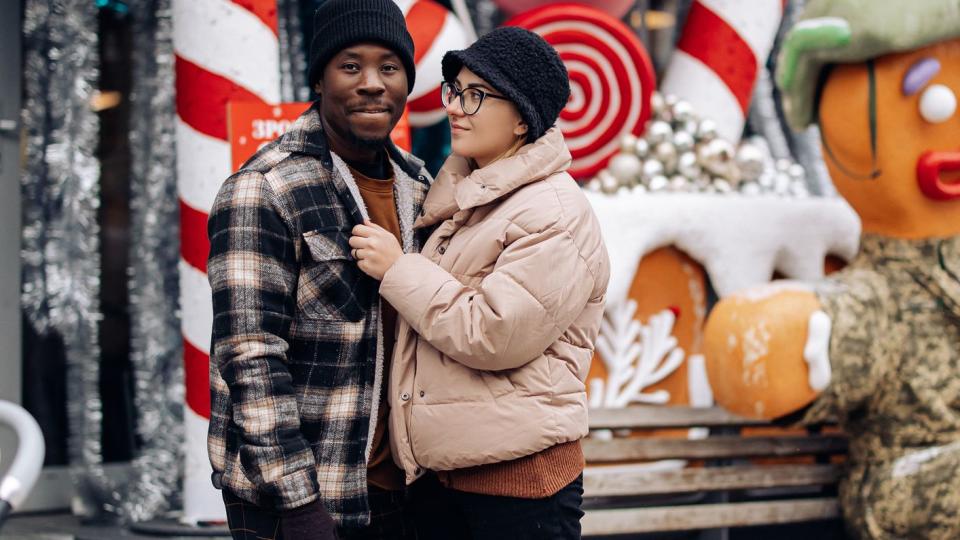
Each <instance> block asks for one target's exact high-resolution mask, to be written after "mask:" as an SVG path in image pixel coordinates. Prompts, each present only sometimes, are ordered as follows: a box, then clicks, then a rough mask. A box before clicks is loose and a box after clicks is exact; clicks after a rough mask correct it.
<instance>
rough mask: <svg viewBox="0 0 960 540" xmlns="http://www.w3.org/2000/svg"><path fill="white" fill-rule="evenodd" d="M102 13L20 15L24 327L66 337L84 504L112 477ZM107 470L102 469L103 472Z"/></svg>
mask: <svg viewBox="0 0 960 540" xmlns="http://www.w3.org/2000/svg"><path fill="white" fill-rule="evenodd" d="M97 26H98V25H97V13H96V8H95V6H94V3H93V2H90V1H89V0H26V2H25V4H24V19H23V38H24V39H23V45H24V48H23V52H24V97H25V99H24V107H23V113H22V118H23V125H24V128H25V131H26V162H25V166H24V171H23V176H22V182H23V183H22V190H23V239H22V252H21V255H22V262H23V291H22V297H21V305H22V306H23V310H24V313H25V316H26V324H29V325H31V326H32V327H33V330H34V331H36V332H37V334H39V335H41V336H47V335H51V334H52V335H59V336H60V337H61V338H62V340H63V343H64V348H65V353H66V365H67V373H66V392H67V418H68V425H69V427H70V435H69V437H68V442H67V446H68V452H69V457H70V468H71V471H72V472H73V473H74V478H75V483H76V488H77V493H78V495H79V496H80V499H79V500H81V501H89V500H95V499H97V498H98V497H99V494H100V493H102V486H103V485H105V484H104V482H105V478H103V477H102V475H97V474H90V471H91V466H96V465H98V464H100V463H102V455H103V453H102V449H101V443H100V440H101V438H100V434H101V420H102V416H103V415H102V409H101V403H100V399H99V397H100V396H99V372H100V347H99V344H98V335H97V332H98V324H99V322H100V319H101V312H100V297H99V292H100V251H99V225H98V223H97V209H98V207H99V205H100V194H99V179H100V164H99V161H98V160H97V158H96V157H95V155H94V152H95V149H96V146H97V143H98V139H99V120H98V118H97V115H96V114H95V113H94V112H93V111H92V110H91V108H90V98H91V97H92V96H93V94H94V92H95V90H96V84H97V80H98V77H99V63H98V57H99V54H98V50H97V45H98V39H97V33H96V31H97ZM101 471H102V469H101Z"/></svg>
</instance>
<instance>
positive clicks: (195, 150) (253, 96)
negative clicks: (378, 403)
mask: <svg viewBox="0 0 960 540" xmlns="http://www.w3.org/2000/svg"><path fill="white" fill-rule="evenodd" d="M173 44H174V52H175V54H176V93H177V141H176V142H177V186H178V189H179V193H180V241H181V248H180V252H181V260H180V291H181V293H180V305H181V309H182V321H183V323H182V324H183V348H184V364H185V372H186V400H187V407H186V411H185V414H184V421H185V433H186V441H185V447H186V448H185V451H186V470H185V479H184V517H183V519H184V521H186V522H189V523H196V522H198V521H216V520H222V519H224V508H223V502H222V500H221V499H220V495H219V493H218V492H217V491H216V490H215V489H214V488H213V487H212V486H211V484H210V473H211V469H210V464H209V460H208V458H207V449H206V448H207V447H206V440H207V424H208V422H209V419H210V390H209V367H208V366H209V354H210V329H211V326H212V323H213V309H212V306H211V303H210V295H211V293H210V286H209V284H208V282H207V275H206V268H207V253H208V252H209V250H210V245H209V243H208V241H207V214H208V212H209V211H210V208H211V206H212V205H213V199H214V197H215V196H216V194H217V190H218V189H219V188H220V184H221V183H222V182H223V180H224V179H226V178H227V176H229V175H230V173H231V170H230V168H231V165H230V144H229V143H228V142H227V102H228V101H231V100H250V101H257V100H261V101H265V102H268V103H278V102H279V101H280V66H279V41H278V38H277V5H276V0H173Z"/></svg>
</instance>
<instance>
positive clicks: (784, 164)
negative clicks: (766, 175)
mask: <svg viewBox="0 0 960 540" xmlns="http://www.w3.org/2000/svg"><path fill="white" fill-rule="evenodd" d="M791 165H793V162H792V161H790V160H789V159H787V158H780V159H778V160H777V161H776V162H774V166H775V167H776V168H777V172H787V170H789V169H790V166H791Z"/></svg>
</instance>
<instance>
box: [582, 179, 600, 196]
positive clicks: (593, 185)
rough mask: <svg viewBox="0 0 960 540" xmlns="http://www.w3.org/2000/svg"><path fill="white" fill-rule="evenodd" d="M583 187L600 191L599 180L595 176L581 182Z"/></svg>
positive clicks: (596, 191) (595, 191)
mask: <svg viewBox="0 0 960 540" xmlns="http://www.w3.org/2000/svg"><path fill="white" fill-rule="evenodd" d="M583 189H585V190H587V191H592V192H594V193H598V192H599V191H600V180H598V179H597V178H596V177H593V178H591V179H590V180H588V181H587V182H586V183H585V184H583Z"/></svg>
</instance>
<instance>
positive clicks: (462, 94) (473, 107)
mask: <svg viewBox="0 0 960 540" xmlns="http://www.w3.org/2000/svg"><path fill="white" fill-rule="evenodd" d="M458 97H459V98H460V109H461V110H462V111H463V114H465V115H467V116H471V115H474V114H477V111H479V110H480V106H481V105H483V100H484V98H488V97H492V98H497V99H502V100H505V101H510V98H508V97H504V96H498V95H496V94H491V93H489V92H484V91H483V90H481V89H479V88H472V87H471V88H464V89H463V90H457V86H456V85H455V84H454V83H452V82H446V81H444V83H443V84H442V85H441V86H440V101H442V102H443V106H444V107H447V106H449V105H450V104H451V103H453V100H454V99H457V98H458Z"/></svg>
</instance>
